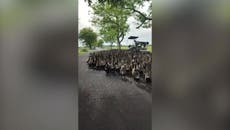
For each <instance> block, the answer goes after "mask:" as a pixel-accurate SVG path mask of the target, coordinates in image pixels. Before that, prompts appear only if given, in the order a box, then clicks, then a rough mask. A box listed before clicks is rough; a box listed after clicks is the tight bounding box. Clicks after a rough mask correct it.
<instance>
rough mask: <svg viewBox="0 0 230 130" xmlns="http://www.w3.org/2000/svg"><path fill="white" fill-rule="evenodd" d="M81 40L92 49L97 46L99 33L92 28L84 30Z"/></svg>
mask: <svg viewBox="0 0 230 130" xmlns="http://www.w3.org/2000/svg"><path fill="white" fill-rule="evenodd" d="M79 39H80V40H82V41H83V43H84V44H85V45H86V46H88V47H89V48H90V49H92V46H95V43H96V42H97V33H95V32H94V31H93V29H91V28H83V29H82V30H81V31H80V34H79Z"/></svg>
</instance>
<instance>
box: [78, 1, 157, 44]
mask: <svg viewBox="0 0 230 130" xmlns="http://www.w3.org/2000/svg"><path fill="white" fill-rule="evenodd" d="M147 8H148V6H144V7H143V8H142V9H141V10H146V9H147ZM91 13H92V9H91V8H90V7H88V3H87V2H85V0H79V1H78V17H79V22H78V24H79V32H80V30H81V29H82V28H85V27H91V28H93V30H95V31H97V30H98V29H97V28H96V27H94V26H92V24H91V23H90V20H91V18H92V14H91ZM128 24H129V25H130V31H129V32H128V33H127V34H126V36H125V38H124V40H123V42H122V43H121V44H122V45H130V44H133V40H128V37H129V36H132V35H134V36H138V37H139V38H138V39H137V40H139V41H148V42H149V43H151V41H152V32H151V31H152V29H151V28H149V29H144V28H140V29H136V27H137V26H138V25H137V24H136V20H135V19H134V18H132V17H131V18H129V20H128ZM81 45H82V44H81V41H80V40H79V46H81Z"/></svg>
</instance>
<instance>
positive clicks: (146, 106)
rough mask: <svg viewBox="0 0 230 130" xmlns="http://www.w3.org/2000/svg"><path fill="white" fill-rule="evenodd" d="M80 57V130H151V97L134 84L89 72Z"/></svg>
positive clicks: (85, 58)
mask: <svg viewBox="0 0 230 130" xmlns="http://www.w3.org/2000/svg"><path fill="white" fill-rule="evenodd" d="M87 57H88V56H87V55H83V56H80V57H79V129H80V130H151V103H152V100H151V94H150V93H149V92H147V91H145V90H144V89H141V88H139V87H137V84H136V83H135V82H131V81H123V80H121V78H120V77H119V76H113V75H111V76H108V75H106V73H105V72H103V71H96V70H91V69H88V67H87V64H86V60H87Z"/></svg>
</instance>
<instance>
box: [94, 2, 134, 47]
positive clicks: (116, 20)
mask: <svg viewBox="0 0 230 130" xmlns="http://www.w3.org/2000/svg"><path fill="white" fill-rule="evenodd" d="M92 9H93V11H94V16H93V19H92V22H93V23H94V25H96V26H97V27H98V28H99V29H100V30H99V31H100V35H101V37H102V38H103V40H104V41H106V42H110V43H113V42H115V41H116V42H117V44H118V47H119V49H120V48H121V42H122V41H123V40H124V37H125V35H126V33H127V32H128V31H129V25H128V24H127V20H128V17H129V15H130V12H129V11H127V10H124V9H122V8H119V7H113V6H111V5H110V4H106V3H105V4H103V5H102V4H100V3H94V4H93V5H92Z"/></svg>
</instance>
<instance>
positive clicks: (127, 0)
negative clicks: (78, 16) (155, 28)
mask: <svg viewBox="0 0 230 130" xmlns="http://www.w3.org/2000/svg"><path fill="white" fill-rule="evenodd" d="M85 1H87V2H88V3H89V6H91V5H92V3H93V2H92V0H85ZM97 2H98V3H100V4H102V5H104V4H109V5H112V6H114V7H119V8H123V9H126V10H129V11H131V12H132V14H133V15H134V17H135V19H136V20H137V21H138V22H139V23H138V24H139V25H138V26H137V28H140V27H144V28H149V27H151V21H152V0H97ZM144 4H145V5H146V4H147V5H148V10H147V12H143V11H140V8H142V7H143V5H144Z"/></svg>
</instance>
